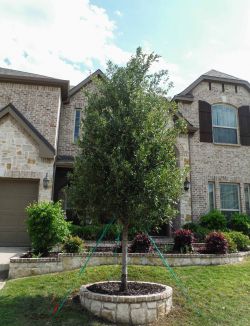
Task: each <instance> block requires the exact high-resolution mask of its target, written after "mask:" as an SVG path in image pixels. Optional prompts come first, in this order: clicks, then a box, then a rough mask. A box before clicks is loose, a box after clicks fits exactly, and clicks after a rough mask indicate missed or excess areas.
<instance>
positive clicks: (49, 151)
mask: <svg viewBox="0 0 250 326" xmlns="http://www.w3.org/2000/svg"><path fill="white" fill-rule="evenodd" d="M6 114H10V115H11V116H12V117H13V118H14V119H15V120H16V121H17V122H18V123H19V124H20V125H21V126H22V127H23V129H24V130H25V131H26V132H27V133H28V134H29V135H30V136H31V137H32V138H33V139H34V140H35V142H36V143H37V144H38V148H39V154H40V157H42V158H54V155H55V149H54V147H53V146H52V145H51V144H50V143H49V142H48V141H47V139H46V138H44V137H43V135H42V134H41V133H40V132H39V131H38V130H37V129H36V128H35V127H34V126H33V125H32V124H31V123H30V122H29V121H28V120H27V119H26V118H25V117H24V116H23V115H22V113H21V112H19V111H18V110H17V109H16V108H15V107H14V105H13V104H11V103H9V104H8V105H6V106H5V107H4V108H3V109H1V110H0V119H1V118H3V117H4V116H5V115H6Z"/></svg>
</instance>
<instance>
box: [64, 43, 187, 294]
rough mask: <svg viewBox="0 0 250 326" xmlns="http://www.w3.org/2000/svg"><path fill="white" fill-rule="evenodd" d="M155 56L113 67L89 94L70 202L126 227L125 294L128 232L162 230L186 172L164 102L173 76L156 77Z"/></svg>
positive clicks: (174, 122) (90, 216)
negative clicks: (133, 228)
mask: <svg viewBox="0 0 250 326" xmlns="http://www.w3.org/2000/svg"><path fill="white" fill-rule="evenodd" d="M158 59H159V56H158V55H155V54H154V53H152V54H149V55H148V54H144V53H143V52H142V50H141V48H138V49H137V51H136V54H135V55H134V56H132V57H131V59H130V60H129V61H128V63H127V64H126V66H125V67H119V66H117V65H115V64H113V63H111V62H108V67H107V73H106V76H105V77H103V78H101V79H98V80H95V81H94V85H95V87H92V88H91V92H88V93H87V106H86V108H85V110H84V117H83V120H82V130H81V131H82V133H81V138H80V140H79V154H78V156H77V158H76V161H75V165H74V170H73V173H72V176H71V183H70V188H69V196H70V199H71V203H72V205H74V207H75V208H76V209H77V211H78V212H80V215H81V217H82V218H83V219H85V220H91V221H94V220H99V219H100V217H101V216H104V215H106V216H110V217H115V218H116V220H117V222H118V223H121V224H122V227H123V231H122V253H123V255H122V276H121V288H120V290H121V291H127V245H128V229H129V227H132V226H133V227H136V228H137V229H138V230H146V229H150V227H152V226H154V227H155V226H160V225H161V224H163V223H166V222H167V221H169V220H170V219H171V218H173V217H175V216H176V207H177V202H178V198H179V196H180V194H181V189H182V182H183V177H184V173H183V171H181V170H180V169H179V168H178V166H177V161H176V151H175V143H176V138H177V136H178V135H179V134H180V133H181V132H183V131H184V130H185V123H184V121H183V120H182V119H180V118H179V119H176V113H177V112H176V106H175V105H174V104H173V103H171V102H170V101H169V100H167V97H166V95H167V92H168V90H169V87H170V86H171V83H169V80H168V72H167V71H166V70H162V71H160V72H157V73H151V70H152V65H153V64H154V63H155V62H157V61H158Z"/></svg>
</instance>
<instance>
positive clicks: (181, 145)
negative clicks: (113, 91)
mask: <svg viewBox="0 0 250 326" xmlns="http://www.w3.org/2000/svg"><path fill="white" fill-rule="evenodd" d="M93 75H94V76H98V77H101V76H102V72H101V71H100V70H97V71H96V72H95V73H94V74H92V75H91V76H89V77H88V78H86V79H85V80H83V81H82V82H81V83H80V84H78V85H77V86H75V87H72V88H71V87H70V85H69V81H67V80H60V79H55V78H50V77H45V76H41V75H36V74H30V73H25V72H20V71H15V70H10V69H3V68H0V246H9V245H12V246H13V245H27V244H28V243H29V239H28V236H27V232H26V225H25V218H26V215H25V207H26V206H27V205H28V204H29V203H30V202H32V201H34V200H51V199H52V200H58V199H63V200H64V203H65V208H66V205H67V203H66V202H67V201H66V198H65V186H66V185H67V183H68V179H67V174H68V172H70V171H71V170H72V168H73V163H74V157H75V155H76V153H77V145H76V141H77V139H78V137H79V134H80V121H81V115H82V112H83V110H84V106H85V103H86V98H85V95H84V92H83V90H84V88H86V87H87V88H90V89H91V87H92V84H91V80H92V76H93ZM174 99H175V100H176V102H177V103H178V106H179V112H180V115H182V116H183V117H184V118H185V119H186V120H187V122H188V133H187V134H186V135H181V136H180V137H179V138H178V141H177V144H176V153H177V156H178V163H179V166H180V167H183V166H185V165H189V166H190V176H189V180H190V183H191V187H190V189H189V190H187V189H186V191H183V195H182V198H181V200H180V205H179V210H180V216H179V217H178V218H177V219H176V221H175V225H176V227H177V226H179V225H180V224H181V223H185V222H186V221H190V220H191V219H197V218H199V216H201V215H202V214H204V213H206V212H207V211H209V210H211V209H213V208H218V209H220V210H222V211H224V212H225V213H230V212H234V211H243V212H245V211H247V212H249V210H250V208H249V206H250V204H249V203H250V147H249V146H250V111H249V105H250V85H249V83H248V82H246V81H244V80H240V79H238V78H235V77H232V76H229V75H226V74H222V73H219V72H217V71H213V70H212V71H210V72H208V73H206V74H204V75H202V76H201V77H200V78H198V79H197V80H196V81H195V82H194V83H192V84H191V85H190V86H189V87H188V88H186V89H185V90H184V91H183V92H182V93H180V94H178V95H176V96H175V97H174Z"/></svg>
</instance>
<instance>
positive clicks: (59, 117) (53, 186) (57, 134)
mask: <svg viewBox="0 0 250 326" xmlns="http://www.w3.org/2000/svg"><path fill="white" fill-rule="evenodd" d="M62 107H63V102H62V98H61V97H60V103H59V105H58V115H57V121H58V123H57V130H56V141H55V157H54V165H53V176H52V190H51V200H52V201H53V200H54V191H55V178H56V159H57V150H58V142H59V130H60V121H61V110H62Z"/></svg>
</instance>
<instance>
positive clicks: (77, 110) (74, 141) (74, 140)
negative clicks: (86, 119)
mask: <svg viewBox="0 0 250 326" xmlns="http://www.w3.org/2000/svg"><path fill="white" fill-rule="evenodd" d="M77 112H80V128H79V135H78V138H77V139H75V129H76V114H77ZM81 112H82V109H81V108H75V111H74V129H73V143H74V144H75V143H76V142H77V140H78V139H79V137H80V131H81V115H82V114H81Z"/></svg>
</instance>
